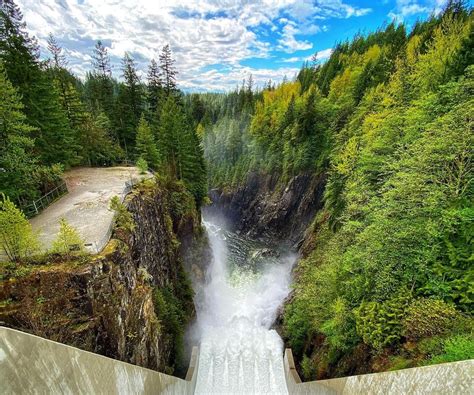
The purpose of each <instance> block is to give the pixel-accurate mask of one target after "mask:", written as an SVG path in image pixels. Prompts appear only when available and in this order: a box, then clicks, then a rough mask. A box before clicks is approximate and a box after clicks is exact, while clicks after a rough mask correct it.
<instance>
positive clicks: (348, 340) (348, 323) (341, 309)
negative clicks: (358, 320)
mask: <svg viewBox="0 0 474 395" xmlns="http://www.w3.org/2000/svg"><path fill="white" fill-rule="evenodd" d="M331 316H332V317H331V319H329V320H328V321H325V322H324V324H323V325H322V326H321V332H322V333H323V334H324V335H325V336H326V343H327V344H328V345H329V346H330V347H331V348H332V349H337V350H340V351H347V350H348V349H350V348H351V347H352V346H353V345H354V344H355V343H356V341H357V335H356V330H355V323H354V315H353V314H352V313H351V311H350V309H349V308H348V306H347V302H346V301H345V300H344V299H343V298H340V297H339V298H337V299H336V300H335V301H334V303H333V304H332V305H331Z"/></svg>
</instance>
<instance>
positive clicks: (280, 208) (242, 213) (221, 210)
mask: <svg viewBox="0 0 474 395" xmlns="http://www.w3.org/2000/svg"><path fill="white" fill-rule="evenodd" d="M325 183H326V176H325V175H324V174H323V175H308V174H303V175H298V176H296V177H293V178H292V179H290V180H289V181H288V183H284V184H283V183H281V182H279V180H278V177H277V176H272V175H262V174H259V173H251V174H250V175H249V176H248V178H247V180H246V182H245V183H244V184H243V185H241V186H239V187H238V188H236V189H233V190H230V191H228V190H224V191H222V190H218V189H213V190H211V192H210V198H211V200H212V202H213V204H212V205H211V206H210V207H208V208H206V209H205V210H204V213H205V215H207V216H210V217H213V216H214V217H218V216H221V217H222V218H224V219H225V220H227V221H228V225H229V226H230V227H231V228H232V229H233V230H235V231H237V232H239V233H243V234H247V235H248V236H250V237H253V238H258V239H268V240H272V241H274V240H284V241H289V242H290V243H291V244H293V246H294V247H296V246H298V245H299V244H300V243H301V241H302V239H303V235H304V232H305V230H306V228H307V227H308V225H309V224H310V223H311V221H312V220H313V218H314V216H315V214H316V212H317V211H318V210H320V209H321V208H322V195H323V192H324V186H325Z"/></svg>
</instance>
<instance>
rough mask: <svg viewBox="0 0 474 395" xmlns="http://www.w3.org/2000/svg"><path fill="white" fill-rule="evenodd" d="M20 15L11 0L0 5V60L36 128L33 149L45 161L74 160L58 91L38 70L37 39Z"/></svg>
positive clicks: (71, 139)
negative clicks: (26, 28)
mask: <svg viewBox="0 0 474 395" xmlns="http://www.w3.org/2000/svg"><path fill="white" fill-rule="evenodd" d="M22 18H23V17H22V14H21V12H20V10H19V9H18V7H17V6H16V5H15V3H14V2H13V1H12V0H4V1H2V3H1V8H0V60H2V61H3V64H4V67H5V70H6V72H7V76H8V78H9V80H10V81H11V83H12V84H13V86H15V87H16V88H17V89H18V92H19V94H20V95H21V97H22V101H23V104H24V111H25V114H26V116H27V119H28V122H29V123H30V124H31V125H32V126H34V127H36V128H37V129H36V139H35V144H36V148H37V149H38V151H39V152H40V154H41V158H42V160H43V162H44V163H46V164H52V163H56V162H62V163H64V164H66V165H70V164H74V163H76V162H77V153H76V151H75V149H76V146H75V143H74V136H73V131H72V130H71V128H70V127H69V125H68V122H67V117H66V114H65V113H64V111H63V109H62V108H61V105H60V103H59V98H58V92H57V90H56V89H54V88H52V87H51V85H52V84H51V81H50V79H49V78H48V76H47V74H46V73H45V72H44V71H43V70H42V69H41V67H40V62H39V60H38V56H39V50H38V46H37V44H36V41H35V40H34V39H32V38H30V37H29V35H28V33H27V32H26V30H25V23H24V22H23V20H22Z"/></svg>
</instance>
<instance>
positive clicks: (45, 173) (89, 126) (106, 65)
mask: <svg viewBox="0 0 474 395" xmlns="http://www.w3.org/2000/svg"><path fill="white" fill-rule="evenodd" d="M0 4H1V9H0V87H1V91H2V96H1V98H0V119H1V130H0V133H1V139H0V170H1V171H0V193H4V194H5V195H6V196H8V197H9V198H10V199H11V200H12V201H14V202H15V203H17V204H18V205H20V206H22V205H23V204H26V203H28V202H30V201H31V200H32V199H34V198H37V197H38V196H40V195H41V194H43V193H45V192H48V191H49V190H50V189H51V188H52V187H53V186H54V185H55V184H56V183H57V182H58V181H59V179H60V178H61V175H62V171H63V170H65V169H68V168H70V167H71V166H78V165H86V166H104V165H111V164H120V163H123V162H124V161H131V162H133V163H137V164H139V165H140V166H141V167H142V168H143V167H144V168H145V169H146V168H150V169H151V170H159V171H160V174H162V175H165V176H169V177H171V178H173V179H176V180H181V181H182V182H184V184H185V185H186V186H187V187H188V189H189V190H190V191H192V193H193V195H194V197H195V199H196V203H197V205H198V206H200V205H201V203H202V201H203V199H204V197H205V194H206V185H205V183H206V179H205V177H206V176H205V168H204V162H203V157H202V151H201V148H200V145H199V141H198V138H197V135H196V133H195V125H194V124H193V122H192V120H191V118H190V117H189V116H188V115H187V112H186V111H185V109H184V103H183V94H182V92H180V91H179V90H178V88H177V82H176V78H177V72H176V68H175V65H174V63H175V61H174V59H173V57H172V54H171V50H170V47H169V46H168V45H165V46H164V47H163V48H162V50H161V52H160V55H159V59H158V62H157V61H156V60H154V59H152V60H151V61H150V64H149V67H148V73H147V78H146V81H142V80H141V79H140V78H139V75H138V72H137V66H136V64H135V61H134V60H133V58H132V57H131V56H130V55H129V54H127V53H125V54H124V56H123V60H122V64H121V70H120V71H121V77H122V79H121V81H120V82H119V81H118V80H117V79H115V78H113V77H112V71H111V64H110V59H109V56H108V53H107V48H106V47H105V46H104V45H103V44H102V43H101V41H98V42H97V44H96V46H95V49H94V53H93V54H92V57H93V70H92V71H91V72H89V73H87V76H86V78H85V80H81V79H79V78H77V77H76V76H75V75H73V74H72V73H71V72H70V70H69V69H68V61H67V59H66V57H65V55H64V51H63V49H62V48H61V47H60V46H59V44H58V42H57V40H56V39H55V38H54V37H53V36H50V38H49V40H48V50H49V54H48V55H49V58H48V59H47V60H41V59H42V58H41V57H40V50H39V46H38V44H37V42H36V40H35V38H34V37H30V36H29V35H28V33H27V31H26V24H25V22H24V21H23V17H22V14H21V11H20V9H19V8H18V6H17V5H15V3H14V2H13V1H12V0H4V1H2V2H1V3H0Z"/></svg>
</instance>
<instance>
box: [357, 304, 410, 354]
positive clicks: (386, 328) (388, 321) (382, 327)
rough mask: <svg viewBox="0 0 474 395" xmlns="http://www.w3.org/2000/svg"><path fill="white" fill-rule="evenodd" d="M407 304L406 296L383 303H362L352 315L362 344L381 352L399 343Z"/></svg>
mask: <svg viewBox="0 0 474 395" xmlns="http://www.w3.org/2000/svg"><path fill="white" fill-rule="evenodd" d="M407 302H408V300H407V297H406V296H400V297H397V298H393V299H389V300H387V301H385V302H363V303H362V304H361V305H360V306H359V307H358V308H357V309H356V310H355V311H354V315H355V319H356V329H357V333H358V334H359V336H360V337H361V338H362V340H363V341H364V343H366V344H368V345H370V346H371V347H373V348H374V349H376V350H381V349H382V348H384V347H386V346H389V345H391V344H393V343H395V342H397V341H399V340H400V338H401V336H402V323H401V321H402V318H403V317H404V314H405V310H406V307H407Z"/></svg>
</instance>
